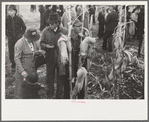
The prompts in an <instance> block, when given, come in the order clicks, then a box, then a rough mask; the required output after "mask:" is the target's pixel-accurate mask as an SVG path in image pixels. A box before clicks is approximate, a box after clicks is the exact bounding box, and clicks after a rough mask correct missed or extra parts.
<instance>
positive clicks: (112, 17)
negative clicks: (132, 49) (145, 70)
mask: <svg viewBox="0 0 149 122" xmlns="http://www.w3.org/2000/svg"><path fill="white" fill-rule="evenodd" d="M123 11H125V6H123ZM104 13H105V12H103V9H100V10H99V14H98V23H99V29H98V37H99V39H102V38H103V45H102V49H103V50H108V51H109V52H110V51H112V44H111V41H112V34H113V32H114V29H115V27H116V26H117V25H118V16H119V15H118V14H119V11H118V6H109V8H107V9H106V13H107V15H106V16H105V14H104ZM126 14H127V17H126V23H127V26H126V38H125V41H127V40H128V39H130V38H137V39H138V40H139V48H138V57H140V50H141V46H142V42H143V38H144V36H143V35H144V6H143V5H138V6H136V7H135V8H134V9H133V11H132V12H130V11H129V6H127V7H126ZM122 18H123V20H122V21H123V22H124V17H122ZM110 38H111V39H110ZM107 44H108V46H107Z"/></svg>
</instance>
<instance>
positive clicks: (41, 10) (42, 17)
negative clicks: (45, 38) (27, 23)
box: [39, 5, 45, 31]
mask: <svg viewBox="0 0 149 122" xmlns="http://www.w3.org/2000/svg"><path fill="white" fill-rule="evenodd" d="M39 12H40V31H42V30H43V29H44V12H45V8H44V6H43V5H39Z"/></svg>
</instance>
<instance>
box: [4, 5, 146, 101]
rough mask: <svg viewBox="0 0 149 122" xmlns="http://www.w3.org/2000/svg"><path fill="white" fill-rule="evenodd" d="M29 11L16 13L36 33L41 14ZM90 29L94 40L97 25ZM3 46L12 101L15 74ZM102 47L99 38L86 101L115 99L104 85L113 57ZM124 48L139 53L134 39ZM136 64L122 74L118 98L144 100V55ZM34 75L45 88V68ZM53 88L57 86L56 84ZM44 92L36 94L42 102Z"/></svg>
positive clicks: (7, 89)
mask: <svg viewBox="0 0 149 122" xmlns="http://www.w3.org/2000/svg"><path fill="white" fill-rule="evenodd" d="M29 9H30V8H29V6H20V7H19V14H20V15H21V16H22V18H23V20H24V21H25V24H26V26H27V28H31V27H35V28H36V29H37V30H38V31H39V26H40V20H39V19H40V15H39V12H38V9H37V12H36V13H31V12H30V11H29ZM92 30H93V37H97V33H98V23H96V24H94V25H93V28H92ZM5 43H6V50H5V59H6V62H5V71H6V72H5V77H6V80H5V98H6V99H13V97H14V89H15V78H14V75H12V73H11V67H10V66H11V64H10V61H9V58H8V47H7V40H6V41H5ZM101 45H102V40H99V39H98V40H97V43H96V50H94V52H93V55H94V58H93V62H92V65H91V70H90V72H91V73H92V76H91V75H88V85H87V96H86V99H114V98H113V96H112V94H110V95H109V94H107V93H108V92H109V91H110V90H111V89H112V87H111V86H110V85H109V84H108V83H106V82H104V81H105V72H107V73H110V71H111V68H112V62H111V55H112V54H111V53H108V52H105V51H103V50H102V48H101ZM126 47H127V49H128V50H130V51H131V52H132V54H133V56H137V50H138V40H137V39H130V40H129V41H126ZM101 59H102V60H101ZM138 62H139V64H138V63H137V64H130V65H129V67H127V69H126V71H128V70H130V67H131V69H132V70H131V72H125V73H124V74H123V82H122V83H120V94H119V99H143V98H144V56H143V55H141V57H140V58H138ZM37 72H38V76H39V80H38V82H40V83H43V84H45V85H46V83H45V76H46V67H45V65H43V66H41V67H40V68H39V69H38V71H37ZM131 74H134V75H135V76H136V77H137V79H138V81H135V80H133V79H131ZM96 78H98V81H97V80H96ZM138 82H139V83H138ZM140 83H141V84H140ZM100 85H101V86H100ZM55 86H56V83H55ZM101 87H102V88H101ZM103 89H104V90H103ZM46 91H47V88H46V87H45V89H44V90H40V91H39V94H40V96H41V99H46ZM107 91H108V92H107Z"/></svg>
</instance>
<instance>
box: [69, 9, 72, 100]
mask: <svg viewBox="0 0 149 122" xmlns="http://www.w3.org/2000/svg"><path fill="white" fill-rule="evenodd" d="M70 9H71V8H70V7H69V21H70V23H71V11H70ZM71 29H72V24H70V25H69V30H68V37H69V41H68V43H69V44H68V45H69V47H71ZM68 51H69V85H70V99H72V54H71V51H72V50H71V49H68Z"/></svg>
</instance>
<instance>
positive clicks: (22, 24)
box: [19, 18, 26, 36]
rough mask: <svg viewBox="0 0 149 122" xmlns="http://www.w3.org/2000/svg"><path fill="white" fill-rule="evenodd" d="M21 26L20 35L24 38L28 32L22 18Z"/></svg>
mask: <svg viewBox="0 0 149 122" xmlns="http://www.w3.org/2000/svg"><path fill="white" fill-rule="evenodd" d="M19 24H20V25H21V32H20V34H21V36H22V35H23V34H24V33H25V31H26V25H25V23H24V21H23V20H22V19H21V18H20V23H19Z"/></svg>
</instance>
